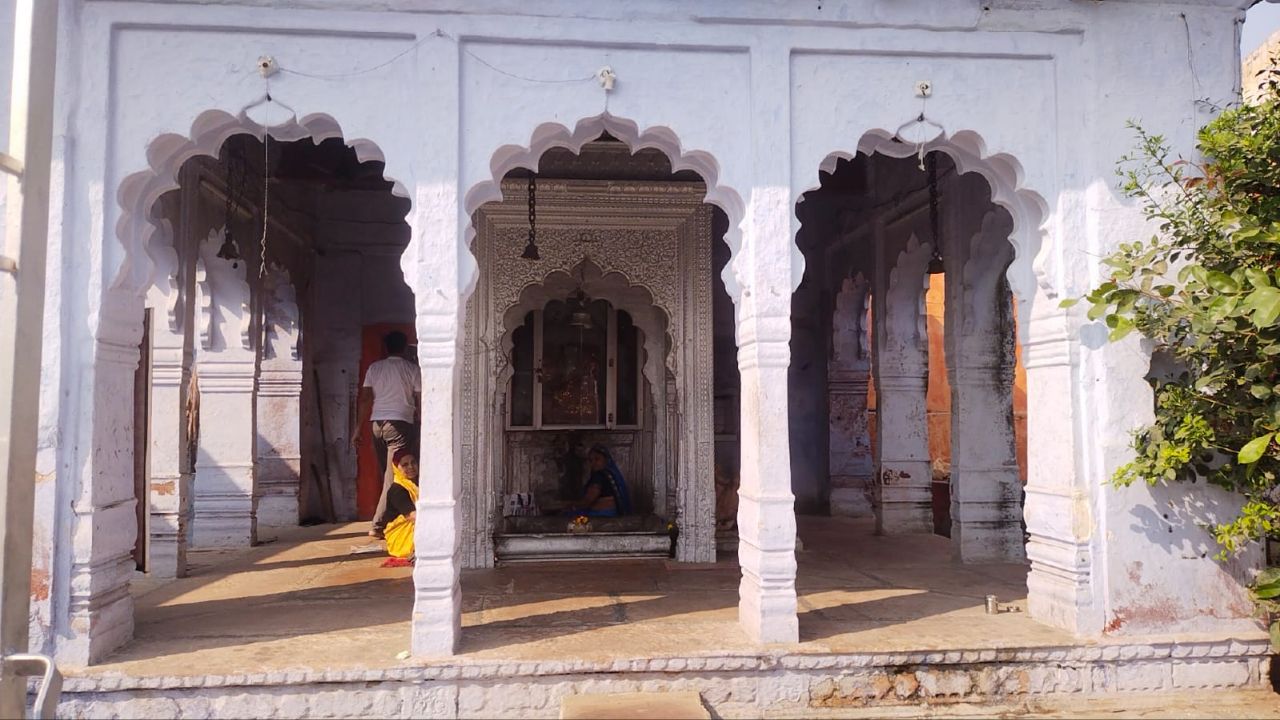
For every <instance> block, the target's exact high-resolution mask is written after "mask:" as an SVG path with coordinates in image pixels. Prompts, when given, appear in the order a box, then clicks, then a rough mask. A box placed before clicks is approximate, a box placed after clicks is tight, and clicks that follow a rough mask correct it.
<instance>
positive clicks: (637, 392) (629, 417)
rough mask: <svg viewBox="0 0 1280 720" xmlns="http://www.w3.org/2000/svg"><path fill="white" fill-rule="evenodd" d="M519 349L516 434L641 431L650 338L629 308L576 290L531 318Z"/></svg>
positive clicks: (512, 396)
mask: <svg viewBox="0 0 1280 720" xmlns="http://www.w3.org/2000/svg"><path fill="white" fill-rule="evenodd" d="M512 344H513V347H512V350H511V358H510V361H511V367H512V376H511V385H510V391H509V393H508V406H507V407H508V412H507V425H508V427H509V428H510V429H512V430H521V429H524V430H541V429H548V430H550V429H588V428H606V429H608V428H619V429H623V428H636V427H638V426H639V423H640V418H641V411H642V407H641V406H642V402H643V397H644V393H643V392H642V383H643V377H642V375H641V372H640V368H641V365H642V362H643V361H642V358H641V353H642V352H643V341H642V338H641V333H640V330H639V328H637V327H636V325H635V322H634V321H633V320H632V318H631V315H630V314H628V313H627V312H626V311H623V310H618V309H616V308H614V307H613V306H612V305H611V304H610V303H609V302H607V301H605V300H591V299H589V298H587V297H586V296H585V295H584V294H582V293H581V292H579V293H575V295H573V296H571V297H570V298H568V299H566V300H552V301H550V302H548V303H547V304H546V305H544V306H543V307H542V309H540V310H535V311H532V312H530V313H528V314H527V315H525V319H524V323H523V324H521V326H520V327H518V328H516V330H515V331H514V333H513V334H512Z"/></svg>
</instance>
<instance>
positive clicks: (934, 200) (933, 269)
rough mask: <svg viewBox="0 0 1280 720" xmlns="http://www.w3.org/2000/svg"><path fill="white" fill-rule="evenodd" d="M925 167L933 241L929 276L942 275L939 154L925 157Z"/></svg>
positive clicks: (943, 270) (934, 153)
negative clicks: (939, 218)
mask: <svg viewBox="0 0 1280 720" xmlns="http://www.w3.org/2000/svg"><path fill="white" fill-rule="evenodd" d="M925 166H926V168H927V170H928V172H929V230H930V234H931V239H932V241H933V242H932V245H933V249H932V254H931V255H930V256H929V274H930V275H941V274H942V273H943V272H945V271H946V268H945V266H944V265H943V263H942V235H941V233H940V232H939V230H938V153H937V152H936V151H935V152H931V153H929V155H928V156H927V157H925Z"/></svg>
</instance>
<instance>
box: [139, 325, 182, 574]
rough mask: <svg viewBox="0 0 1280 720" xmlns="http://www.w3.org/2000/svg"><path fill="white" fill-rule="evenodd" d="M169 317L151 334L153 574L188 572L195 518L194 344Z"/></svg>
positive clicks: (150, 561) (150, 560)
mask: <svg viewBox="0 0 1280 720" xmlns="http://www.w3.org/2000/svg"><path fill="white" fill-rule="evenodd" d="M185 339H186V338H185V334H184V333H180V332H178V333H175V332H173V329H172V327H169V326H167V323H165V320H164V319H163V318H161V319H159V321H158V322H156V323H155V324H153V325H152V334H151V342H152V349H151V433H150V437H149V441H150V453H151V454H150V457H149V458H148V461H149V466H150V485H151V487H150V490H151V492H150V496H151V508H150V513H151V522H150V535H151V537H150V544H149V548H148V559H147V568H148V572H149V573H150V574H151V575H152V576H153V577H162V578H171V577H183V576H185V575H186V574H187V536H188V532H189V527H188V526H189V525H190V522H191V487H192V465H191V459H192V458H191V447H190V442H191V438H190V437H189V436H188V432H187V430H188V424H187V401H188V398H189V393H188V389H189V388H190V385H191V360H192V352H191V346H190V344H188V343H186V342H185Z"/></svg>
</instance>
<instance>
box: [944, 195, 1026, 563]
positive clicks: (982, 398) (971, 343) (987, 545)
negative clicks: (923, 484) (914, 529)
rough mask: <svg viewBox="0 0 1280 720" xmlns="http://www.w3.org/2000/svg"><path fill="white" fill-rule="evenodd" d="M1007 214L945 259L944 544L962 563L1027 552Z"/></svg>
mask: <svg viewBox="0 0 1280 720" xmlns="http://www.w3.org/2000/svg"><path fill="white" fill-rule="evenodd" d="M1011 230H1012V227H1011V222H1010V220H1009V216H1008V214H1007V213H1005V212H1003V211H996V210H992V211H990V212H988V213H987V214H986V215H985V216H984V217H983V219H982V227H981V229H980V230H979V231H978V232H977V233H976V234H975V235H972V236H970V235H969V234H968V232H966V231H964V230H961V234H960V236H959V237H960V238H962V240H963V242H962V243H957V245H963V246H965V247H964V248H957V249H958V250H959V251H960V252H959V253H957V255H958V256H957V257H956V258H955V261H954V262H952V261H951V258H948V274H947V284H946V294H947V298H946V304H947V311H948V313H947V315H948V317H947V322H946V326H945V327H946V333H947V335H948V336H949V337H948V338H947V347H948V353H947V365H948V374H949V376H950V379H951V543H952V548H953V550H954V553H955V555H956V557H957V559H959V560H961V561H963V562H1017V561H1021V560H1023V559H1024V558H1025V557H1026V549H1025V547H1024V543H1023V534H1022V478H1021V474H1020V473H1019V470H1018V454H1017V439H1016V437H1015V435H1014V425H1013V373H1014V363H1015V360H1014V349H1013V342H1014V339H1013V313H1012V302H1011V298H1010V294H1009V290H1008V286H1007V284H1006V283H1005V278H1004V276H1005V270H1006V269H1007V267H1008V265H1009V261H1010V260H1012V258H1013V246H1012V245H1010V244H1009V240H1008V238H1009V233H1010V231H1011Z"/></svg>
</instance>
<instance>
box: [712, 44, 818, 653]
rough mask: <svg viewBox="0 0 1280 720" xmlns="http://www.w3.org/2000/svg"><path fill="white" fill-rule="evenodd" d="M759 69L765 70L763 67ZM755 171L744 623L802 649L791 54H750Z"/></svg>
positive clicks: (736, 263) (742, 497)
mask: <svg viewBox="0 0 1280 720" xmlns="http://www.w3.org/2000/svg"><path fill="white" fill-rule="evenodd" d="M757 62H758V63H759V64H758V65H757ZM752 66H753V67H760V68H762V70H761V72H760V73H758V74H753V76H752V84H753V92H752V98H753V107H752V108H751V112H750V116H751V118H752V125H753V132H752V136H753V138H755V139H754V146H753V148H752V165H753V168H754V170H755V173H754V176H755V181H754V182H755V184H754V187H753V188H751V194H750V198H749V201H748V203H747V206H746V215H745V219H744V220H743V222H742V224H741V228H742V244H741V247H740V248H739V249H738V253H737V256H736V257H735V258H734V259H733V260H732V261H731V262H732V265H731V266H732V268H733V272H732V274H733V278H734V279H735V280H736V283H735V284H736V285H737V287H730V288H728V289H729V295H730V296H731V297H733V298H734V299H735V300H736V301H737V304H738V307H737V320H738V369H739V372H740V373H741V387H742V395H741V411H742V420H741V426H740V427H741V433H740V435H739V439H740V442H741V450H742V466H741V468H740V472H741V482H740V485H739V488H738V563H739V565H740V566H741V567H742V581H741V583H740V584H739V588H738V620H739V622H740V623H741V625H742V628H743V630H745V631H746V633H747V635H748V636H749V637H750V638H751V639H752V640H754V641H756V642H760V643H774V642H797V641H798V640H799V637H800V625H799V621H798V618H797V616H796V552H795V550H796V515H795V496H794V495H792V493H791V448H790V437H789V430H788V426H787V420H786V418H787V366H788V364H790V361H791V350H790V347H789V345H788V343H789V341H790V339H791V293H792V291H793V290H794V289H795V287H796V285H797V284H798V279H797V278H795V277H794V275H795V274H796V273H793V271H792V263H793V262H795V261H796V257H795V256H796V255H797V254H798V252H799V251H798V250H797V249H796V246H795V242H794V240H793V238H794V237H795V230H796V228H795V226H794V225H795V200H794V199H793V198H792V196H791V193H790V190H789V188H790V186H791V183H790V181H789V178H790V152H789V150H790V141H789V137H788V133H787V128H786V125H785V124H779V123H776V122H774V120H773V119H774V118H779V117H782V118H785V117H787V116H788V108H787V97H788V93H787V91H786V89H787V88H788V87H790V79H789V76H788V70H787V68H788V67H789V63H788V55H787V52H786V50H785V48H780V47H779V48H773V47H763V48H757V49H755V50H754V51H753V57H752Z"/></svg>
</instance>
